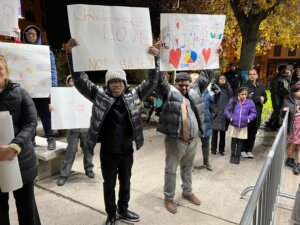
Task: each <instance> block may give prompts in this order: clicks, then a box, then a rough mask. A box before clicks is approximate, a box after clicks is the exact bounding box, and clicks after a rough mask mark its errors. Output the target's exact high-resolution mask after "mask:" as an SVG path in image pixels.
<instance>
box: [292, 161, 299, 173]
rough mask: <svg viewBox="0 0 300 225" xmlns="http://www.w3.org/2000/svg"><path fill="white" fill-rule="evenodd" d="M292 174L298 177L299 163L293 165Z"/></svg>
mask: <svg viewBox="0 0 300 225" xmlns="http://www.w3.org/2000/svg"><path fill="white" fill-rule="evenodd" d="M293 172H294V174H295V175H299V173H300V163H297V164H296V165H295V167H294V168H293Z"/></svg>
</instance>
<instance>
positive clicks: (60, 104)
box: [51, 87, 92, 130]
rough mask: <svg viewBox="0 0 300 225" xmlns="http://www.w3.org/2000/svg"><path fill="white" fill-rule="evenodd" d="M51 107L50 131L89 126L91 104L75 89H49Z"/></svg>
mask: <svg viewBox="0 0 300 225" xmlns="http://www.w3.org/2000/svg"><path fill="white" fill-rule="evenodd" d="M62 96H63V98H62ZM51 105H52V106H53V108H54V110H53V111H52V112H51V118H52V119H51V123H52V129H55V130H59V129H77V128H88V127H89V126H90V118H91V113H92V103H91V102H90V101H89V100H87V99H86V98H85V97H83V95H81V94H80V93H79V92H78V91H77V89H76V88H75V87H53V88H51Z"/></svg>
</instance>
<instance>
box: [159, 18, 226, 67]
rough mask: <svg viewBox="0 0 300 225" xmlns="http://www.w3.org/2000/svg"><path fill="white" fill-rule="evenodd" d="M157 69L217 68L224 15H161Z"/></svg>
mask: <svg viewBox="0 0 300 225" xmlns="http://www.w3.org/2000/svg"><path fill="white" fill-rule="evenodd" d="M160 19H161V24H160V29H161V31H160V32H161V49H160V70H162V71H166V70H167V71H172V70H199V69H217V68H219V54H218V50H219V48H220V45H221V42H222V39H223V33H224V26H225V16H224V15H196V14H161V16H160Z"/></svg>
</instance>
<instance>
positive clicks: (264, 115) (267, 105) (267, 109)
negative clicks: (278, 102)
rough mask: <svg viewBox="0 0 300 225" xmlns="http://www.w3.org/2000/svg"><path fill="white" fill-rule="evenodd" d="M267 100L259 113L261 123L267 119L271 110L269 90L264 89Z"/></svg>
mask: <svg viewBox="0 0 300 225" xmlns="http://www.w3.org/2000/svg"><path fill="white" fill-rule="evenodd" d="M266 93H267V98H268V101H267V102H266V103H265V104H264V105H263V110H262V115H261V124H262V125H263V124H264V123H265V122H266V120H268V119H269V117H270V116H271V114H272V112H273V107H272V101H271V93H270V91H269V90H266Z"/></svg>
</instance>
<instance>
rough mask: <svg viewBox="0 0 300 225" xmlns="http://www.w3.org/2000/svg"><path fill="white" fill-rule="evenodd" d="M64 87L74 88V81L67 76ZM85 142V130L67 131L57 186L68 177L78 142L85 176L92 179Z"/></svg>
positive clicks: (91, 158)
mask: <svg viewBox="0 0 300 225" xmlns="http://www.w3.org/2000/svg"><path fill="white" fill-rule="evenodd" d="M66 85H67V87H73V86H74V81H73V79H72V76H71V75H69V76H67V78H66ZM86 140H87V129H70V130H68V132H67V142H68V146H67V148H66V154H65V158H64V161H63V164H62V166H61V169H60V177H59V179H58V180H57V185H58V186H63V185H64V184H65V183H66V181H67V179H68V177H69V175H70V172H71V169H72V166H73V163H74V159H75V156H76V152H77V150H78V142H79V141H80V147H81V149H82V151H83V165H84V170H85V175H86V176H87V177H89V178H94V172H93V168H94V165H93V163H92V161H93V156H92V154H91V153H90V152H89V151H88V148H87V145H86Z"/></svg>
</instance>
